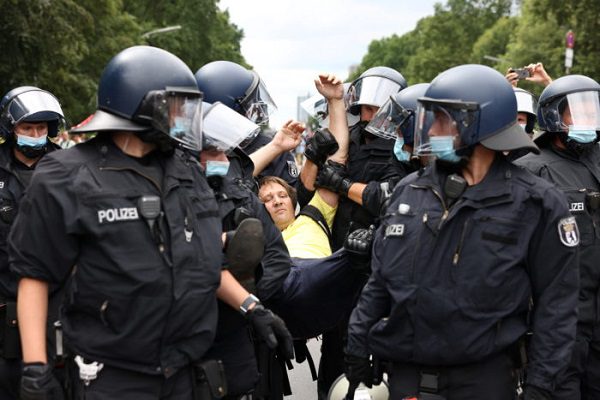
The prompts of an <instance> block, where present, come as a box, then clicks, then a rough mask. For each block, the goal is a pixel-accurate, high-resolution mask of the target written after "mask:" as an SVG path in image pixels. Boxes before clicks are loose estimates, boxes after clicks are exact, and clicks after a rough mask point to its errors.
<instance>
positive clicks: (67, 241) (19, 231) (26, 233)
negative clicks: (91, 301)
mask: <svg viewBox="0 0 600 400" xmlns="http://www.w3.org/2000/svg"><path fill="white" fill-rule="evenodd" d="M72 180H73V179H72V177H71V176H70V173H69V171H66V169H65V167H64V166H63V165H62V164H61V163H59V162H58V161H56V160H55V159H53V158H52V157H49V156H46V157H45V158H44V159H42V160H41V161H40V163H39V164H38V166H37V168H36V170H35V173H34V174H33V177H32V180H31V184H30V186H29V187H28V189H27V193H26V194H25V196H24V198H23V200H22V202H21V205H20V208H19V213H18V215H17V218H16V220H15V222H14V224H13V227H12V230H11V233H10V235H9V241H8V248H9V250H8V251H9V262H10V265H11V270H12V271H13V272H14V273H15V274H17V275H18V276H20V277H28V278H34V279H38V280H42V281H46V282H49V283H61V282H63V281H64V279H65V278H66V276H67V275H68V274H69V272H70V271H71V268H72V267H73V266H74V265H75V262H76V259H77V255H78V252H79V244H78V241H77V238H76V235H75V233H76V229H77V217H76V216H77V213H78V209H77V205H76V201H75V194H74V193H73V191H72V189H71V183H72Z"/></svg>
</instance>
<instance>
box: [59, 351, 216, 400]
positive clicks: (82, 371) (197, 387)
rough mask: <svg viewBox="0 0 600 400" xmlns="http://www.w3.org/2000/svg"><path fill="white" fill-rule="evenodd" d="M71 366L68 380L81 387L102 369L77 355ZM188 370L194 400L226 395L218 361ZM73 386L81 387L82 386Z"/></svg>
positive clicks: (198, 364) (211, 361)
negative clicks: (189, 371)
mask: <svg viewBox="0 0 600 400" xmlns="http://www.w3.org/2000/svg"><path fill="white" fill-rule="evenodd" d="M69 363H71V362H70V361H69ZM73 364H74V367H76V368H73V369H72V375H71V376H70V379H79V380H80V381H81V382H82V383H83V387H85V386H89V385H91V384H93V382H94V380H96V379H98V377H99V376H100V375H101V374H102V370H103V369H104V364H103V363H101V362H98V361H91V360H86V359H84V358H83V357H81V356H79V355H77V356H75V357H74V358H73ZM189 368H191V369H192V376H193V388H192V389H193V394H194V400H216V399H221V398H223V397H224V396H225V395H226V394H227V381H226V379H225V370H224V368H223V363H222V362H221V361H220V360H206V361H201V362H198V363H195V364H193V365H192V366H191V367H189ZM73 386H74V387H82V385H73Z"/></svg>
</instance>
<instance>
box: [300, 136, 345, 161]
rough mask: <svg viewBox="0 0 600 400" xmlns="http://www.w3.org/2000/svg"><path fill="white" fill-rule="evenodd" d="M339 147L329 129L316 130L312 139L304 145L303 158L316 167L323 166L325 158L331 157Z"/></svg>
mask: <svg viewBox="0 0 600 400" xmlns="http://www.w3.org/2000/svg"><path fill="white" fill-rule="evenodd" d="M339 148H340V146H339V145H338V142H337V141H336V140H335V137H334V136H333V135H332V134H331V132H329V129H327V128H325V129H317V131H316V132H315V134H314V135H313V137H311V138H310V140H309V141H308V142H307V143H306V148H305V150H304V156H305V157H306V158H307V159H308V160H310V161H312V162H313V163H315V165H317V166H319V167H320V166H321V165H323V163H324V162H325V160H327V156H330V155H332V154H333V153H335V152H336V151H338V149H339Z"/></svg>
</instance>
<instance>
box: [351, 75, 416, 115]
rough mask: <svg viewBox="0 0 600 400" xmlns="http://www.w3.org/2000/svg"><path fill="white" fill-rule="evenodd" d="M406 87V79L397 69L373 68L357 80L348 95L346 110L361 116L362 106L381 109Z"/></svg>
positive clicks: (352, 84)
mask: <svg viewBox="0 0 600 400" xmlns="http://www.w3.org/2000/svg"><path fill="white" fill-rule="evenodd" d="M405 87H406V79H404V77H403V76H402V74H401V73H400V72H398V71H396V70H395V69H392V68H388V67H373V68H369V69H368V70H366V71H365V72H363V73H362V74H361V75H360V76H359V77H358V78H357V79H355V80H354V81H353V82H352V83H351V84H350V87H349V89H348V93H347V94H346V97H345V101H346V109H347V110H348V111H349V112H350V113H352V114H353V115H359V113H360V106H361V105H369V106H374V107H381V106H382V105H383V103H385V102H386V101H387V99H388V98H389V97H390V96H391V95H392V94H394V93H397V92H399V91H400V90H402V89H404V88H405Z"/></svg>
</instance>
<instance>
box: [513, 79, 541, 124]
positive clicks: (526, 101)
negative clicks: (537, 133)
mask: <svg viewBox="0 0 600 400" xmlns="http://www.w3.org/2000/svg"><path fill="white" fill-rule="evenodd" d="M513 90H514V92H515V97H516V98H517V112H518V113H524V114H527V124H526V125H525V132H527V133H533V128H534V127H535V121H536V119H537V117H536V112H537V107H538V105H537V98H536V97H535V96H534V95H533V93H531V92H528V91H527V90H524V89H521V88H517V87H515V88H513Z"/></svg>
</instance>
